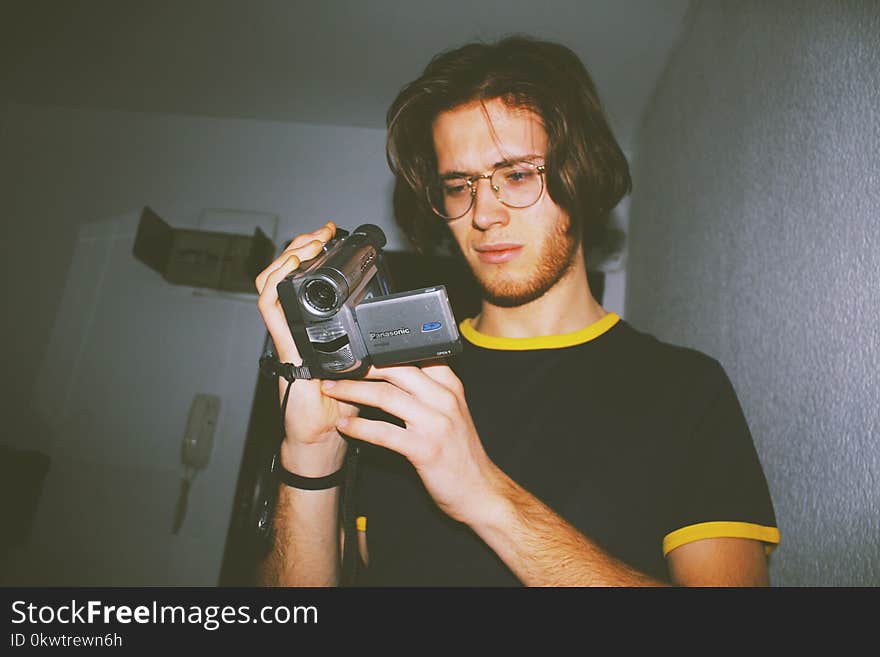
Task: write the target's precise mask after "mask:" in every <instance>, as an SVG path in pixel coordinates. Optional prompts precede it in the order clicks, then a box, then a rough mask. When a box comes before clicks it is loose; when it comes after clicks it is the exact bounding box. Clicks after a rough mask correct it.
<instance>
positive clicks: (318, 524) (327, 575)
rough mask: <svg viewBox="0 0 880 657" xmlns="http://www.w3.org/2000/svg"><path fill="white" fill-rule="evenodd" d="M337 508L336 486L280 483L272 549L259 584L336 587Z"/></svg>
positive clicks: (262, 565)
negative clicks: (310, 487)
mask: <svg viewBox="0 0 880 657" xmlns="http://www.w3.org/2000/svg"><path fill="white" fill-rule="evenodd" d="M338 509H339V488H338V487H336V488H331V489H327V490H314V491H313V490H299V489H297V488H291V487H290V486H285V485H284V484H280V489H279V491H278V501H277V504H276V508H275V521H274V532H273V539H272V548H271V551H270V553H269V554H268V555H267V557H266V559H265V560H264V562H263V563H262V564H261V566H260V573H259V575H260V582H261V584H263V585H264V586H336V584H337V583H338V580H339V517H338V515H339V510H338Z"/></svg>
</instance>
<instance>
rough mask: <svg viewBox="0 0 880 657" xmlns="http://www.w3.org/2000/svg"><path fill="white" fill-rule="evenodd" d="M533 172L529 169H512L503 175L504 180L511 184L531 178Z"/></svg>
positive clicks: (521, 182)
mask: <svg viewBox="0 0 880 657" xmlns="http://www.w3.org/2000/svg"><path fill="white" fill-rule="evenodd" d="M534 175H535V172H534V171H532V170H531V169H514V170H513V171H509V172H508V173H507V174H506V175H505V176H504V181H505V182H507V183H510V184H513V185H521V184H523V183H526V182H528V181H529V180H530V179H531V178H533V177H534Z"/></svg>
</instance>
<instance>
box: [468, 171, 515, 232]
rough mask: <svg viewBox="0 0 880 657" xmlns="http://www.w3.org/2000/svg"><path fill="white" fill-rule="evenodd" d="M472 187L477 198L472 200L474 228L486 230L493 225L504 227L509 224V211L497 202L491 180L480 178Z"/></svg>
mask: <svg viewBox="0 0 880 657" xmlns="http://www.w3.org/2000/svg"><path fill="white" fill-rule="evenodd" d="M474 185H475V186H476V187H475V189H476V190H477V197H476V198H475V199H474V226H476V227H477V228H479V229H480V230H488V229H489V228H491V227H492V226H493V225H495V224H500V225H502V226H506V225H507V224H508V223H509V222H510V213H509V209H508V207H507V206H506V205H504V204H503V203H502V202H501V201H499V200H498V197H497V196H496V195H495V192H494V191H493V189H492V183H491V180H489V179H486V178H481V179H479V180H477V181H476V182H475V183H474Z"/></svg>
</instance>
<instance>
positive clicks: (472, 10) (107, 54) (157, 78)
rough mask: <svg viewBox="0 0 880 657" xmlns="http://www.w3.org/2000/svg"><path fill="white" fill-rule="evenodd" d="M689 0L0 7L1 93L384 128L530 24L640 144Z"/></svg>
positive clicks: (33, 3)
mask: <svg viewBox="0 0 880 657" xmlns="http://www.w3.org/2000/svg"><path fill="white" fill-rule="evenodd" d="M689 2H690V0H662V2H658V1H656V0H581V1H575V0H570V1H562V0H544V1H540V0H530V1H524V0H484V1H483V2H479V3H474V2H470V1H464V0H433V1H428V0H417V1H416V0H413V1H411V2H402V1H401V2H392V1H390V0H373V1H371V2H370V1H367V0H361V1H353V0H335V1H334V0H327V1H325V2H319V1H316V0H313V1H311V2H303V1H301V0H288V1H283V0H247V1H245V0H237V1H233V0H177V1H174V2H172V1H168V0H153V1H152V2H143V1H140V0H139V1H134V0H79V1H77V2H67V1H65V0H0V7H2V14H0V23H2V24H3V27H2V28H0V30H2V32H0V37H2V43H0V67H2V68H0V75H2V78H0V83H2V90H0V100H3V101H7V102H8V101H12V102H18V103H27V104H48V105H63V106H75V107H94V108H106V109H119V110H130V111H145V112H161V113H174V114H196V115H207V116H215V117H237V118H249V119H261V120H277V121H300V122H308V123H325V124H338V125H353V126H367V127H375V128H382V127H384V125H385V110H386V109H387V107H388V105H389V104H390V102H391V101H392V99H393V98H394V96H395V95H396V93H397V91H398V90H399V89H400V87H401V86H402V85H403V84H404V83H405V82H407V81H408V80H410V79H412V78H414V77H415V76H417V75H418V74H419V72H420V71H421V70H422V68H424V66H425V64H426V63H427V62H428V60H429V59H430V57H431V56H432V55H433V54H435V53H436V52H439V51H440V50H444V49H447V48H450V47H454V46H457V45H460V44H462V43H465V42H466V41H469V40H472V39H489V38H494V37H497V36H502V35H505V34H509V33H530V34H533V35H535V36H538V37H543V38H549V39H553V40H557V41H561V42H562V43H565V44H566V45H568V46H570V47H572V48H573V49H574V50H575V51H576V52H577V53H578V54H579V55H580V56H581V57H582V59H583V60H584V62H585V63H586V64H587V67H588V69H589V70H590V72H591V73H592V75H593V78H594V80H595V81H596V84H597V86H598V88H599V92H600V96H601V97H602V99H603V102H604V104H605V107H606V109H607V111H608V114H609V116H610V118H611V122H612V126H613V127H614V129H615V132H616V133H617V135H618V139H619V140H620V141H621V143H622V145H623V146H624V148H627V149H629V148H630V147H631V144H632V142H633V139H634V134H635V130H636V127H637V125H638V122H639V119H640V117H641V114H642V111H643V109H644V107H645V105H646V103H647V102H648V100H649V98H650V95H651V93H652V91H653V89H654V86H655V85H656V83H657V80H658V78H659V76H660V75H661V73H662V71H663V69H664V66H665V63H666V61H667V58H668V56H669V52H670V50H671V49H672V48H673V47H674V45H675V43H676V40H677V39H678V38H679V36H680V34H681V33H682V31H683V29H684V23H685V15H686V13H687V9H688V5H689Z"/></svg>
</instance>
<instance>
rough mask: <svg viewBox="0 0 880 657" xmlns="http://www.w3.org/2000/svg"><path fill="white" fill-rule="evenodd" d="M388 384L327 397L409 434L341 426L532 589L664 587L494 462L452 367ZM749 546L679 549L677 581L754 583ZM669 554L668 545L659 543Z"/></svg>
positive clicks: (379, 374) (387, 379) (412, 371)
mask: <svg viewBox="0 0 880 657" xmlns="http://www.w3.org/2000/svg"><path fill="white" fill-rule="evenodd" d="M368 376H369V377H370V378H375V379H381V380H384V382H382V381H336V382H324V384H323V390H324V393H325V394H327V395H330V396H332V397H335V398H337V399H340V400H343V399H344V400H346V401H348V402H357V403H363V404H367V405H370V406H374V407H377V408H382V409H383V410H385V411H387V412H389V413H391V414H392V415H396V416H397V417H399V418H401V419H402V420H404V423H405V428H401V427H398V426H395V425H391V424H389V423H386V422H378V421H375V420H367V419H363V418H356V417H353V418H345V419H341V420H340V422H339V423H338V424H337V426H338V427H339V428H340V429H341V430H343V431H344V432H345V433H346V434H348V435H350V436H352V437H354V438H358V439H360V440H364V441H366V442H369V443H373V444H376V445H381V446H383V447H386V448H388V449H391V450H394V451H396V452H398V453H400V454H402V455H403V456H405V457H406V458H407V459H408V460H409V461H410V462H411V463H412V464H413V466H414V467H415V468H416V471H417V472H418V474H419V476H420V477H421V479H422V482H423V483H424V484H425V487H426V489H427V490H428V493H429V494H430V495H431V497H432V498H433V499H434V501H435V502H436V503H437V505H438V506H439V507H440V508H441V509H442V510H443V511H444V512H445V513H446V514H447V515H449V516H450V517H451V518H453V519H455V520H459V521H461V522H464V523H465V524H467V525H469V526H470V527H471V528H472V529H473V530H474V532H475V533H476V534H477V535H478V536H480V538H481V539H482V540H483V541H485V543H486V544H487V545H488V546H489V547H490V548H492V549H493V550H494V551H495V552H496V553H497V554H498V556H499V557H500V558H501V559H502V560H503V561H504V563H505V564H507V566H508V567H509V568H510V569H511V570H512V571H513V573H514V574H515V575H517V577H518V578H519V579H520V580H521V581H522V582H523V583H524V584H526V585H529V586H563V585H565V586H661V585H664V584H667V583H668V582H663V581H660V580H656V579H654V578H652V577H650V576H648V575H646V574H644V573H641V572H638V571H636V570H634V569H633V568H631V567H630V566H628V565H627V564H625V563H623V562H622V561H620V560H618V559H615V558H614V557H612V556H611V555H609V554H608V553H607V552H605V551H604V550H602V549H601V548H600V547H599V546H598V545H597V544H596V543H594V542H593V541H591V540H590V539H589V538H588V537H586V536H584V535H583V534H581V533H580V532H579V531H578V530H577V529H576V528H575V527H573V526H572V525H570V524H569V523H568V522H566V521H565V520H564V519H562V518H561V517H560V516H559V515H558V514H556V513H555V512H554V511H553V510H552V509H550V508H549V507H548V506H546V505H545V504H544V503H542V502H541V501H540V500H538V499H537V498H536V497H535V496H534V495H532V494H531V493H529V492H528V491H527V490H525V489H524V488H522V487H521V486H520V485H518V484H517V483H516V482H514V481H513V480H512V479H510V477H508V476H507V475H506V474H505V473H504V472H503V471H501V469H500V468H498V467H497V466H496V465H495V464H494V463H493V462H492V461H491V460H490V459H489V458H488V456H487V454H486V453H485V450H484V449H483V446H482V443H481V441H480V439H479V436H478V435H477V433H476V429H475V427H474V426H473V422H472V420H471V417H470V413H469V411H468V409H467V403H466V401H465V398H464V390H463V388H462V386H461V382H460V381H459V380H458V378H457V377H455V375H454V373H453V372H452V371H451V370H450V369H449V368H448V367H445V366H431V367H423V368H421V369H419V368H414V367H389V368H381V369H378V370H377V369H374V370H372V371H371V373H370V374H369V375H368ZM753 544H754V545H758V546H760V544H759V543H757V542H756V541H751V540H748V539H733V542H730V541H728V540H726V539H702V540H700V541H696V542H695V543H693V544H686V545H682V546H680V547H678V548H676V549H675V550H673V551H672V552H670V555H669V556H670V563H671V564H673V566H674V568H673V569H672V570H671V576H672V582H673V583H675V584H682V585H692V584H703V585H706V584H718V585H721V584H725V583H727V584H739V585H752V584H754V583H756V582H759V581H762V580H761V572H764V571H763V570H762V569H766V565H765V564H764V561H763V559H764V556H763V552H762V551H756V550H755V549H753V548H754V545H753ZM657 549H658V550H659V549H660V546H659V545H658V546H657Z"/></svg>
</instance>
